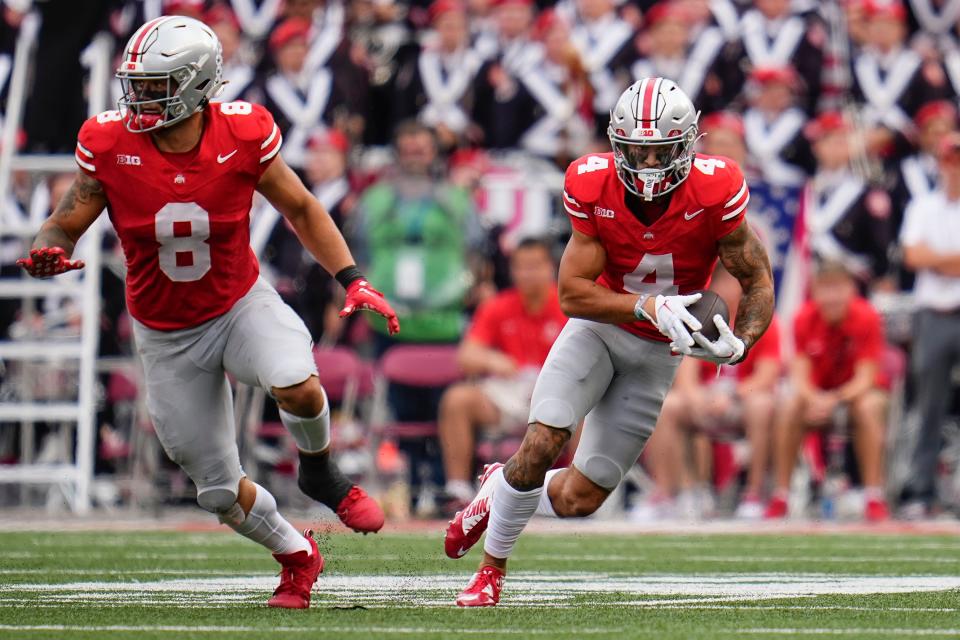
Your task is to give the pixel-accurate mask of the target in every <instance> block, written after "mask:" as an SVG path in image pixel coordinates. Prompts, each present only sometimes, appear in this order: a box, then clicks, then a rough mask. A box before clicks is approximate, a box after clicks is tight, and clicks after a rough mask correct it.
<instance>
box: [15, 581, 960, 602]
mask: <svg viewBox="0 0 960 640" xmlns="http://www.w3.org/2000/svg"><path fill="white" fill-rule="evenodd" d="M129 573H132V572H118V575H120V576H123V575H128V574H129ZM150 573H157V572H150ZM201 573H202V574H203V576H202V577H193V578H188V577H179V578H175V579H166V580H163V579H159V580H143V581H137V582H127V581H116V582H109V581H96V580H85V581H82V582H67V583H59V584H58V583H48V582H41V583H28V584H13V583H6V584H0V606H8V607H9V606H14V607H19V606H21V605H22V604H23V603H24V600H25V599H27V598H29V597H30V596H34V597H35V599H36V600H37V601H38V602H43V603H49V602H56V601H58V600H62V601H67V602H72V603H74V604H87V605H98V604H100V603H108V604H109V603H115V602H120V603H129V604H130V605H137V604H159V605H165V604H170V605H174V606H176V605H177V604H180V603H189V604H195V605H236V604H240V603H246V602H250V601H253V602H259V600H260V599H261V598H263V597H265V594H268V593H270V592H271V591H272V590H273V588H274V587H275V586H276V583H277V577H276V576H275V575H272V574H258V575H246V576H238V575H237V574H230V575H223V576H216V577H214V576H211V574H210V573H208V572H201ZM179 575H181V576H182V575H183V574H182V573H181V574H179ZM467 579H468V574H467V573H464V574H444V575H417V576H401V575H351V576H344V575H330V576H324V577H321V579H320V581H319V582H318V583H317V585H316V587H315V588H314V591H315V593H316V597H317V602H318V603H321V606H338V605H347V606H349V605H362V606H370V607H433V606H436V607H449V606H451V605H452V600H453V596H454V594H456V593H457V592H458V591H459V590H460V589H462V588H463V586H464V585H465V584H466V582H467ZM951 589H960V576H930V575H923V576H865V575H861V576H831V575H824V574H802V573H801V574H770V573H758V574H736V573H732V574H707V575H696V574H684V575H664V574H658V575H644V576H611V575H606V574H603V573H527V572H519V573H515V574H511V576H510V577H509V578H508V580H507V585H506V589H505V591H504V600H503V602H502V604H503V605H504V606H520V607H522V606H526V607H530V606H533V607H561V608H566V607H570V606H573V607H578V606H583V598H584V597H585V596H586V597H591V598H593V597H596V596H598V595H603V594H610V595H613V596H614V597H616V600H617V603H618V604H622V606H630V607H637V608H642V607H652V606H658V607H675V608H696V607H704V606H706V605H709V604H720V603H724V602H732V603H733V602H740V603H741V604H750V603H751V602H753V603H756V602H759V601H764V600H779V599H790V600H792V599H795V598H809V597H815V596H819V595H866V594H883V593H887V594H892V593H918V592H934V591H946V590H951ZM744 601H747V602H744ZM608 604H609V603H605V602H598V603H597V605H599V606H606V605H608ZM790 604H793V603H790ZM800 608H803V607H800ZM877 609H878V610H884V608H882V607H878V608H877ZM867 610H870V609H867Z"/></svg>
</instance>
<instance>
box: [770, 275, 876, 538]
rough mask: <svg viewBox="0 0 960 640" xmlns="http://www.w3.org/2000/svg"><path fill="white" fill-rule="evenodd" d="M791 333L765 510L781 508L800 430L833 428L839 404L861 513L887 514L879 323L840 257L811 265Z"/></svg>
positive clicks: (774, 514)
mask: <svg viewBox="0 0 960 640" xmlns="http://www.w3.org/2000/svg"><path fill="white" fill-rule="evenodd" d="M793 334H794V342H795V348H796V353H795V355H794V358H793V362H792V364H791V376H790V378H791V383H792V389H791V391H790V395H789V397H788V398H787V400H786V402H785V403H784V405H783V406H782V407H781V412H780V415H779V416H778V418H777V422H776V430H775V435H774V469H775V480H776V485H775V486H776V488H775V491H774V495H773V498H772V499H771V500H770V502H769V503H768V505H767V510H766V516H767V517H768V518H783V517H785V516H786V515H787V499H788V497H789V490H790V477H791V475H792V474H793V468H794V465H795V463H796V458H797V453H798V452H799V450H800V443H801V441H802V439H803V437H804V434H805V433H806V432H807V431H809V430H811V429H824V428H830V427H832V426H833V425H834V423H835V421H836V419H837V418H838V415H839V414H840V413H841V412H843V411H845V412H846V414H847V416H848V417H849V426H850V432H851V433H852V435H853V442H854V450H855V451H856V457H857V463H858V466H859V469H860V477H861V479H862V482H863V487H864V495H865V498H866V509H865V513H864V515H865V517H866V519H867V520H868V521H871V522H876V521H880V520H885V519H887V518H888V517H889V512H888V509H887V501H886V498H885V497H884V489H883V487H884V482H883V478H884V471H883V468H884V462H883V459H884V434H885V433H886V417H885V416H886V407H887V392H886V388H887V386H888V382H887V380H886V379H885V375H884V373H883V371H882V369H881V366H882V358H883V353H884V349H885V342H884V334H883V322H882V319H881V317H880V315H879V314H878V313H877V311H876V310H875V309H874V308H873V307H872V306H871V305H870V303H869V302H868V301H867V300H866V299H864V298H862V297H860V296H858V295H857V286H856V281H855V280H854V278H853V277H852V275H851V274H850V273H849V272H848V271H847V269H846V268H845V267H844V265H843V264H842V263H840V262H832V261H822V262H819V263H818V264H817V266H816V270H815V274H814V276H813V280H812V283H811V299H810V300H809V301H808V302H807V303H805V304H804V305H803V306H802V307H801V309H800V311H799V312H798V313H797V315H796V317H795V319H794V323H793Z"/></svg>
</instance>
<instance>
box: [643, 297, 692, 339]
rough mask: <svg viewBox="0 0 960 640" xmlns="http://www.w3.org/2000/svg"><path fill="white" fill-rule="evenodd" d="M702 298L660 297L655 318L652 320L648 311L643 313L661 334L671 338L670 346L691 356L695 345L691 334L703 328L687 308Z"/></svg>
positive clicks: (656, 303) (656, 305)
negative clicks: (691, 350)
mask: <svg viewBox="0 0 960 640" xmlns="http://www.w3.org/2000/svg"><path fill="white" fill-rule="evenodd" d="M700 297H701V294H699V293H694V294H691V295H688V296H664V295H659V296H657V297H656V300H654V303H653V311H654V316H653V317H652V318H651V317H650V316H649V315H647V312H646V311H644V312H643V314H644V315H645V316H647V319H648V320H649V321H650V322H652V323H653V325H654V326H655V327H656V328H657V329H658V330H659V331H660V333H662V334H663V335H665V336H667V337H668V338H670V346H671V348H672V349H673V350H674V351H676V352H677V353H683V354H689V353H690V348H691V347H693V345H694V342H693V336H692V335H690V332H691V331H700V329H702V328H703V325H701V324H700V321H699V320H697V319H696V318H695V317H694V316H693V314H691V313H690V312H689V311H687V307H689V306H690V305H692V304H693V303H694V302H696V301H697V300H699V299H700Z"/></svg>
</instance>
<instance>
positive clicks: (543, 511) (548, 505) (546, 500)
mask: <svg viewBox="0 0 960 640" xmlns="http://www.w3.org/2000/svg"><path fill="white" fill-rule="evenodd" d="M564 470H565V469H551V470H550V471H547V475H546V477H545V478H544V479H543V493H541V494H540V502H539V503H538V504H537V513H536V515H538V516H546V517H548V518H558V517H559V516H558V515H557V512H556V510H555V509H554V508H553V502H552V501H551V500H550V491H548V489H549V488H550V481H551V480H552V479H553V476H555V475H557V474H558V473H560V472H561V471H564Z"/></svg>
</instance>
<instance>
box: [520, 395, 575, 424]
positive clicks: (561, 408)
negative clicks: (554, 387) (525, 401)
mask: <svg viewBox="0 0 960 640" xmlns="http://www.w3.org/2000/svg"><path fill="white" fill-rule="evenodd" d="M529 421H530V422H531V423H533V422H539V423H540V424H543V425H546V426H548V427H554V428H556V429H570V430H572V429H573V428H574V427H575V426H576V425H577V423H578V422H579V420H577V415H576V413H574V411H573V405H571V404H570V403H569V402H566V401H565V400H560V399H559V398H548V399H546V400H541V401H540V402H538V403H537V404H535V405H533V406H532V407H530V420H529Z"/></svg>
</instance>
